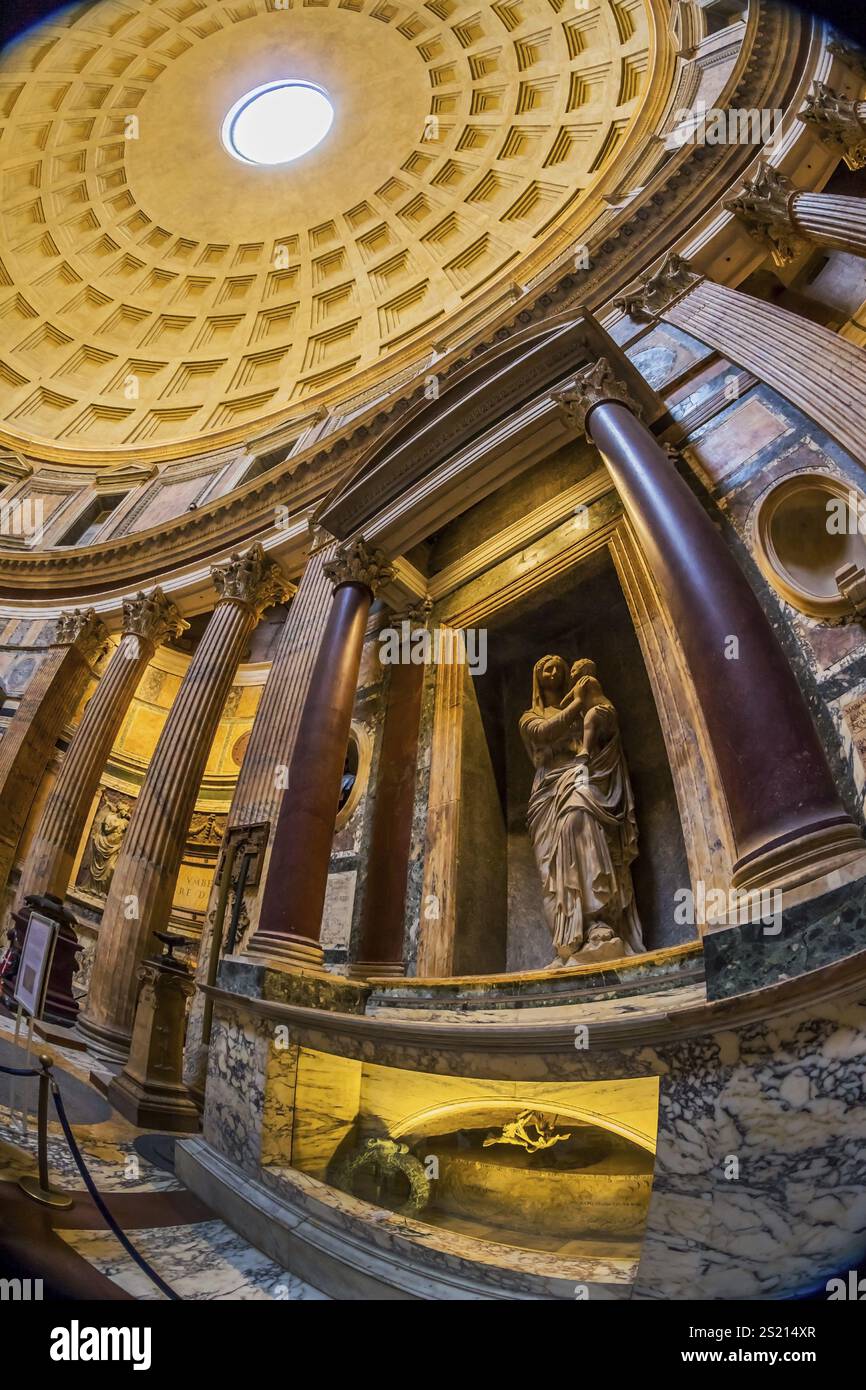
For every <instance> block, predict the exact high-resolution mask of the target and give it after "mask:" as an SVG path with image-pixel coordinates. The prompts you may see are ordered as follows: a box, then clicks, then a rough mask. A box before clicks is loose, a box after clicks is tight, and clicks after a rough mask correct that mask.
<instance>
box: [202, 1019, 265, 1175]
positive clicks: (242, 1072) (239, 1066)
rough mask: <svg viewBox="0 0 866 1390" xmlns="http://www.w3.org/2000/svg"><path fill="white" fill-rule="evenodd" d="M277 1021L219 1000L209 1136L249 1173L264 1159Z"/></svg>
mask: <svg viewBox="0 0 866 1390" xmlns="http://www.w3.org/2000/svg"><path fill="white" fill-rule="evenodd" d="M273 1041H274V1024H273V1021H271V1020H269V1019H266V1018H261V1017H259V1016H257V1015H254V1014H252V1013H250V1012H247V1011H246V1010H240V1009H234V1008H231V1007H228V1006H226V1005H225V1004H222V1003H218V1004H217V1005H216V1007H215V1008H214V1019H213V1031H212V1033H211V1041H210V1048H209V1051H208V1069H207V1089H206V1091H205V1110H204V1121H203V1132H204V1137H205V1139H206V1141H207V1143H208V1144H210V1145H212V1146H213V1148H214V1149H216V1150H217V1152H218V1153H221V1154H224V1155H225V1156H226V1158H228V1159H230V1160H231V1161H232V1162H233V1163H237V1164H238V1165H239V1166H240V1167H241V1168H243V1169H244V1170H245V1171H246V1172H248V1173H256V1172H257V1171H258V1169H259V1166H260V1163H261V1158H262V1122H263V1117H264V1112H265V1089H266V1084H267V1078H268V1074H269V1063H270V1058H271V1051H272V1045H273Z"/></svg>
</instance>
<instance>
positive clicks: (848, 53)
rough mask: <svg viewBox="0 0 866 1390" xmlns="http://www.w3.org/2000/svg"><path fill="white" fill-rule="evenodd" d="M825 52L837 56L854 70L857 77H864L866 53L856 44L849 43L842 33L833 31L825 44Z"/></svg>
mask: <svg viewBox="0 0 866 1390" xmlns="http://www.w3.org/2000/svg"><path fill="white" fill-rule="evenodd" d="M827 52H828V53H832V55H833V57H834V58H838V59H839V61H840V62H842V63H844V64H845V66H846V67H847V68H850V69H851V71H852V72H856V73H857V76H858V77H862V78H864V79H866V53H864V52H863V49H862V48H858V47H857V46H856V44H853V43H849V42H848V40H847V39H846V38H845V37H844V35H842V34H840V33H838V32H835V31H834V33H833V37H832V39H831V40H830V42H829V43H828V44H827Z"/></svg>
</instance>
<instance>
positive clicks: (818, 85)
mask: <svg viewBox="0 0 866 1390" xmlns="http://www.w3.org/2000/svg"><path fill="white" fill-rule="evenodd" d="M797 119H798V120H799V121H803V122H804V124H806V125H808V126H810V127H811V129H813V130H814V131H815V132H816V133H817V135H818V136H819V138H820V139H821V140H822V141H823V143H824V144H825V145H827V146H829V148H830V149H831V150H834V151H835V153H836V154H838V155H839V156H840V158H842V159H844V161H845V163H846V164H847V165H848V168H849V169H862V168H864V166H866V101H852V100H851V99H850V98H849V97H842V96H839V94H838V93H837V92H834V91H833V89H832V87H829V86H828V85H827V83H826V82H818V81H814V82H813V83H812V90H811V92H810V93H809V96H808V97H807V99H806V105H805V106H804V107H803V110H802V111H801V112H800V114H799V115H798V117H797Z"/></svg>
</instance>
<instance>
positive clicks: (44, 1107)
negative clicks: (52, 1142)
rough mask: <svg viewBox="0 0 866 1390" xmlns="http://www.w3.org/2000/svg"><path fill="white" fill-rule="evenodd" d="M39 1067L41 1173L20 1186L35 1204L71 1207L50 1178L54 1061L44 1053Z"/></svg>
mask: <svg viewBox="0 0 866 1390" xmlns="http://www.w3.org/2000/svg"><path fill="white" fill-rule="evenodd" d="M39 1065H40V1067H41V1068H42V1071H41V1072H40V1073H39V1102H38V1107H37V1112H36V1158H37V1162H38V1165H39V1172H38V1176H37V1177H33V1176H32V1174H28V1176H27V1177H24V1178H19V1179H18V1186H19V1187H20V1188H21V1190H22V1192H26V1193H27V1196H28V1197H32V1198H33V1200H34V1202H41V1203H42V1205H43V1206H45V1207H63V1208H65V1207H71V1206H72V1198H71V1197H67V1196H66V1194H65V1193H64V1192H54V1191H53V1190H52V1188H51V1183H50V1182H49V1178H48V1092H49V1090H50V1088H51V1086H52V1085H53V1084H54V1078H53V1077H52V1075H51V1068H52V1066H53V1065H54V1059H53V1057H50V1056H49V1055H48V1053H47V1052H42V1053H40V1056H39Z"/></svg>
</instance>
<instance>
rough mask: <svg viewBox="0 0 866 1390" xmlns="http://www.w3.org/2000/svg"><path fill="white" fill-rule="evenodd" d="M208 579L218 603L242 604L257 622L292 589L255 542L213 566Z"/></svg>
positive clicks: (273, 562)
mask: <svg viewBox="0 0 866 1390" xmlns="http://www.w3.org/2000/svg"><path fill="white" fill-rule="evenodd" d="M211 579H212V581H213V586H214V588H215V589H216V591H217V596H218V602H219V603H240V604H245V605H246V606H247V607H248V608H250V609H252V611H253V612H254V613H255V616H256V621H257V622H258V620H259V618H260V617H261V616H262V614H263V613H264V611H265V609H266V608H270V607H271V605H272V604H274V603H282V602H283V600H284V599H286V598H288V596H289V593H290V592H291V585H290V583H289V581H288V580H287V579H286V577H285V575H284V574H283V572H282V570H281V569H280V567H279V565H278V564H277V563H276V562H275V561H274V560H271V559H270V558H269V556H268V555H267V554H266V553H265V551H264V549H263V547H262V546H261V545H259V543H258V541H257V542H256V544H255V545H253V546H250V549H249V550H248V551H247V552H246V554H244V555H232V557H231V559H230V560H228V561H227V562H226V563H225V564H224V565H214V567H213V569H212V570H211Z"/></svg>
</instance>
